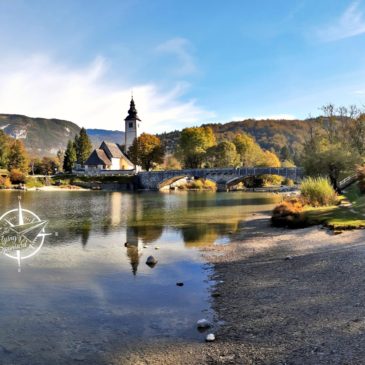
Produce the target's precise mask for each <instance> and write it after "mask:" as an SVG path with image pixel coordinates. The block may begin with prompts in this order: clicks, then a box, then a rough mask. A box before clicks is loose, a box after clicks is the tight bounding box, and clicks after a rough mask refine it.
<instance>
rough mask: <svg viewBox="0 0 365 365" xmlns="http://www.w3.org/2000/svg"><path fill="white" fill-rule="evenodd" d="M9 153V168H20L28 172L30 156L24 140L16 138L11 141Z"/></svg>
mask: <svg viewBox="0 0 365 365" xmlns="http://www.w3.org/2000/svg"><path fill="white" fill-rule="evenodd" d="M9 150H10V152H9V155H8V170H12V169H18V170H20V171H21V172H23V173H26V172H28V158H27V153H26V151H25V148H24V145H23V142H21V141H20V140H18V139H14V140H12V141H11V142H10V148H9Z"/></svg>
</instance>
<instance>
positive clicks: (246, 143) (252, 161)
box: [233, 133, 263, 167]
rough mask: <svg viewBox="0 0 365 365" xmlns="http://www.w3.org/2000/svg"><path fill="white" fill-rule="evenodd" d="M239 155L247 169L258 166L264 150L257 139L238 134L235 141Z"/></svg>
mask: <svg viewBox="0 0 365 365" xmlns="http://www.w3.org/2000/svg"><path fill="white" fill-rule="evenodd" d="M233 143H234V144H235V146H236V150H237V153H238V155H239V159H240V164H241V165H242V166H245V167H254V166H258V165H259V164H260V163H261V161H262V157H263V150H262V149H261V147H260V146H259V145H258V144H257V143H256V141H255V139H254V138H253V137H251V136H249V135H248V134H247V133H238V134H237V135H236V136H235V138H234V139H233Z"/></svg>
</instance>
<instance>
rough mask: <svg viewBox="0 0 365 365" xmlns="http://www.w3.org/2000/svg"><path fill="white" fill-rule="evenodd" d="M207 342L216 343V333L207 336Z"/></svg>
mask: <svg viewBox="0 0 365 365" xmlns="http://www.w3.org/2000/svg"><path fill="white" fill-rule="evenodd" d="M205 341H207V342H213V341H215V336H214V333H209V334H208V335H207V337H205Z"/></svg>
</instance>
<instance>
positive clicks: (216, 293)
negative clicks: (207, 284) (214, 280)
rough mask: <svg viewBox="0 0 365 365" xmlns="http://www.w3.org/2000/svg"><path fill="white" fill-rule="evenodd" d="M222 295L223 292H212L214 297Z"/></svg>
mask: <svg viewBox="0 0 365 365" xmlns="http://www.w3.org/2000/svg"><path fill="white" fill-rule="evenodd" d="M220 296H221V293H218V292H214V293H212V297H213V298H217V297H220Z"/></svg>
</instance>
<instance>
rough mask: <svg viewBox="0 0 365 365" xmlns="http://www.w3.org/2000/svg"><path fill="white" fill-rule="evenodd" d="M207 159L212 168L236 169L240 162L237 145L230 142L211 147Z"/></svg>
mask: <svg viewBox="0 0 365 365" xmlns="http://www.w3.org/2000/svg"><path fill="white" fill-rule="evenodd" d="M207 158H208V161H209V165H210V166H211V167H235V166H236V165H237V164H238V162H239V156H238V154H237V150H236V146H235V144H234V143H232V142H228V141H223V142H220V143H218V144H217V145H216V146H213V147H210V148H209V149H208V150H207Z"/></svg>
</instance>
